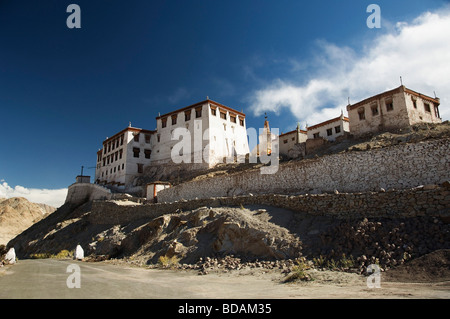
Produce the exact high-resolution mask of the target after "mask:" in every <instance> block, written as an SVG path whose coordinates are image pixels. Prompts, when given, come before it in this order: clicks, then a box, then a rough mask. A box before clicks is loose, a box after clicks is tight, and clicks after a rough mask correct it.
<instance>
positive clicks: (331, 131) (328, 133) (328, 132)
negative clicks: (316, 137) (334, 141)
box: [327, 128, 333, 136]
mask: <svg viewBox="0 0 450 319" xmlns="http://www.w3.org/2000/svg"><path fill="white" fill-rule="evenodd" d="M331 135H333V129H331V128H329V129H327V136H331Z"/></svg>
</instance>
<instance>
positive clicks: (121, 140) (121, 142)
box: [120, 134, 123, 145]
mask: <svg viewBox="0 0 450 319" xmlns="http://www.w3.org/2000/svg"><path fill="white" fill-rule="evenodd" d="M120 145H123V134H122V136H121V137H120Z"/></svg>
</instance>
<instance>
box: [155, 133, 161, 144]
mask: <svg viewBox="0 0 450 319" xmlns="http://www.w3.org/2000/svg"><path fill="white" fill-rule="evenodd" d="M156 140H157V141H158V143H159V142H161V134H158V135H156Z"/></svg>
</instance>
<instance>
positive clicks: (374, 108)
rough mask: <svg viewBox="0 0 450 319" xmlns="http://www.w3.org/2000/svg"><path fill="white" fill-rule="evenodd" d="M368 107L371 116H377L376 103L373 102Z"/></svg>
mask: <svg viewBox="0 0 450 319" xmlns="http://www.w3.org/2000/svg"><path fill="white" fill-rule="evenodd" d="M370 109H371V110H372V116H377V115H378V114H379V112H378V105H376V104H374V105H372V106H371V107H370Z"/></svg>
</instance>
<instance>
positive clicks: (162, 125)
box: [161, 118, 167, 128]
mask: <svg viewBox="0 0 450 319" xmlns="http://www.w3.org/2000/svg"><path fill="white" fill-rule="evenodd" d="M166 126H167V118H163V119H161V127H162V128H164V127H166Z"/></svg>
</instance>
